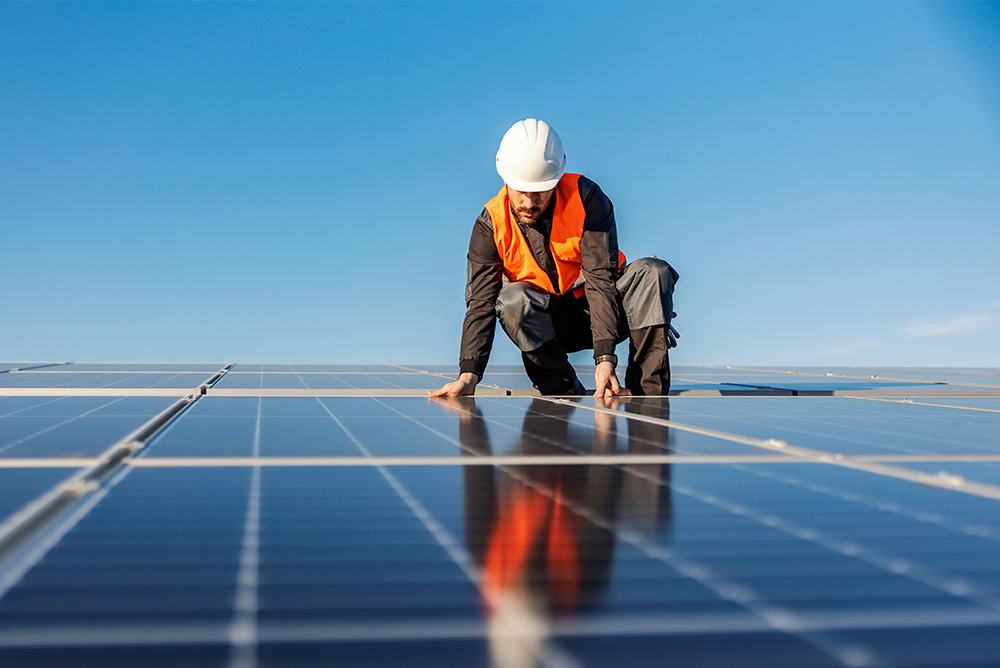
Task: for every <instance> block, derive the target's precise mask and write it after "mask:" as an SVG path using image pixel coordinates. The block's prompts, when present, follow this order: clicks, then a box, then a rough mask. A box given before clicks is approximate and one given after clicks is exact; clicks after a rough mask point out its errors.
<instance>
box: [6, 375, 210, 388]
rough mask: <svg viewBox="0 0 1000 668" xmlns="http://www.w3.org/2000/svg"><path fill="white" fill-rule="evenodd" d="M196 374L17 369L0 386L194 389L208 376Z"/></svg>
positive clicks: (208, 376)
mask: <svg viewBox="0 0 1000 668" xmlns="http://www.w3.org/2000/svg"><path fill="white" fill-rule="evenodd" d="M211 376H212V374H211V373H209V372H199V373H100V372H95V373H90V372H65V371H19V372H11V373H0V388H16V387H23V388H57V389H58V388H78V387H81V388H95V389H96V388H110V389H133V388H135V389H137V388H194V387H197V386H199V385H201V384H202V383H204V382H205V381H207V380H208V379H209V378H211Z"/></svg>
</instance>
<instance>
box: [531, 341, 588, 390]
mask: <svg viewBox="0 0 1000 668" xmlns="http://www.w3.org/2000/svg"><path fill="white" fill-rule="evenodd" d="M521 360H522V361H523V362H524V371H525V372H526V373H527V374H528V378H530V379H531V383H532V385H534V386H535V389H536V390H538V391H539V392H541V393H542V394H571V395H583V394H587V390H586V389H584V387H583V385H582V384H581V383H580V379H579V378H577V377H576V370H574V369H573V365H572V364H570V363H569V357H568V356H567V355H566V350H565V349H564V348H563V347H562V346H561V345H559V344H558V343H556V342H555V341H554V340H553V341H546V342H545V343H543V344H542V345H541V346H539V347H538V348H535V349H534V350H532V351H530V352H526V353H525V352H522V353H521Z"/></svg>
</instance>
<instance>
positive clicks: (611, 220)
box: [580, 177, 621, 358]
mask: <svg viewBox="0 0 1000 668" xmlns="http://www.w3.org/2000/svg"><path fill="white" fill-rule="evenodd" d="M580 199H581V200H582V201H583V206H584V209H585V210H586V213H587V217H586V218H585V219H584V223H583V237H582V238H581V240H580V255H581V262H582V267H581V269H582V271H583V277H584V279H585V280H586V284H585V285H586V295H587V302H588V303H589V304H590V328H591V333H592V334H593V337H594V357H595V358H596V357H597V356H598V355H610V354H612V353H614V351H615V341H616V339H617V337H618V332H619V323H620V318H621V313H620V311H619V308H618V296H617V293H616V292H615V281H617V280H618V230H617V228H616V227H615V212H614V206H613V205H612V204H611V200H610V199H609V198H608V196H607V195H605V194H604V192H603V191H602V190H601V188H600V186H598V185H597V184H596V183H594V182H593V181H591V180H590V179H588V178H586V177H581V178H580Z"/></svg>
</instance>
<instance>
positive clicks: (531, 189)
mask: <svg viewBox="0 0 1000 668" xmlns="http://www.w3.org/2000/svg"><path fill="white" fill-rule="evenodd" d="M497 173H498V174H499V175H500V178H501V179H503V182H504V183H506V184H507V185H508V186H509V187H511V188H513V189H514V190H517V191H518V192H522V193H540V192H545V191H546V190H552V189H553V188H555V187H556V186H557V185H559V179H561V178H562V176H563V174H564V173H565V170H564V171H562V172H560V173H559V175H558V176H556V178H554V179H549V180H547V181H520V180H518V179H515V178H513V177H511V176H510V175H509V174H505V173H504V170H503V168H502V167H501V166H500V163H499V162H497Z"/></svg>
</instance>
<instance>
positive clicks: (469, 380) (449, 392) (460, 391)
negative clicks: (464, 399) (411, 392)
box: [427, 373, 479, 397]
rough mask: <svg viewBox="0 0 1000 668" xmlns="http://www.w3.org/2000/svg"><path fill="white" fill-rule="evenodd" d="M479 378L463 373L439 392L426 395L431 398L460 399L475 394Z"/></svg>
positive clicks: (432, 391)
mask: <svg viewBox="0 0 1000 668" xmlns="http://www.w3.org/2000/svg"><path fill="white" fill-rule="evenodd" d="M478 383H479V377H478V376H476V374H474V373H463V374H462V375H461V376H459V377H458V379H457V380H453V381H451V382H450V383H448V384H447V385H445V386H444V387H442V388H441V389H440V390H431V391H430V392H428V393H427V394H428V395H429V396H432V397H461V396H464V395H468V394H475V393H476V385H477V384H478Z"/></svg>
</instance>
